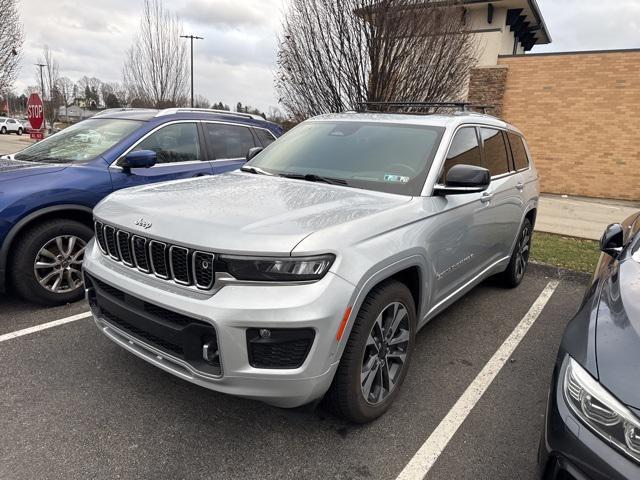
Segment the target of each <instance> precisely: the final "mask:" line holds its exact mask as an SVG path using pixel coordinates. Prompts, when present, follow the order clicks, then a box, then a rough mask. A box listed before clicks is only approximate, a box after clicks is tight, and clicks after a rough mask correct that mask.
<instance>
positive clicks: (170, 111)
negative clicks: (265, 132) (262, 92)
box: [156, 107, 264, 120]
mask: <svg viewBox="0 0 640 480" xmlns="http://www.w3.org/2000/svg"><path fill="white" fill-rule="evenodd" d="M181 112H200V113H221V114H224V115H233V116H236V117H242V118H250V119H253V120H264V118H262V117H261V116H260V115H254V114H253V113H243V112H230V111H228V110H217V109H215V108H184V107H182V108H165V109H164V110H161V111H159V112H158V113H157V114H156V117H161V116H163V115H173V114H176V113H181Z"/></svg>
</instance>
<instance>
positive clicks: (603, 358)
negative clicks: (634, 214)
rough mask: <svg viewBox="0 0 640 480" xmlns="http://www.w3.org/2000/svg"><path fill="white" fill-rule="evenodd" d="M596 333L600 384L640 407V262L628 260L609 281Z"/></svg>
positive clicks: (599, 312) (605, 287)
mask: <svg viewBox="0 0 640 480" xmlns="http://www.w3.org/2000/svg"><path fill="white" fill-rule="evenodd" d="M596 332H597V333H596V358H597V363H598V376H599V380H600V383H602V384H603V385H604V386H605V387H606V388H607V389H608V390H609V391H610V392H611V393H613V394H614V395H615V396H616V397H617V398H618V399H619V400H620V401H622V402H623V403H625V404H627V405H629V406H630V407H635V408H640V388H638V372H639V371H640V259H634V258H631V257H629V258H627V259H626V260H625V261H623V262H621V263H620V264H618V266H617V267H614V270H613V272H612V274H611V275H610V277H609V278H608V279H607V280H606V283H605V285H604V288H603V290H602V294H601V297H600V306H599V309H598V321H597V329H596Z"/></svg>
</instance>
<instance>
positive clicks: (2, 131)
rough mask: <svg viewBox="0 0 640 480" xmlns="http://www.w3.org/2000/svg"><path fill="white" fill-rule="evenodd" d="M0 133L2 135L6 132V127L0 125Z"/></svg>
mask: <svg viewBox="0 0 640 480" xmlns="http://www.w3.org/2000/svg"><path fill="white" fill-rule="evenodd" d="M0 133H1V134H2V135H6V134H7V127H2V128H1V129H0Z"/></svg>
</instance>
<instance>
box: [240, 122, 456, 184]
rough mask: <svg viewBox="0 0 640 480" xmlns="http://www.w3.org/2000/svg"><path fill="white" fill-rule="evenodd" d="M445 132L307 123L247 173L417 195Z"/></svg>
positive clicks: (412, 127) (271, 148) (272, 147)
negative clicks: (316, 179) (253, 171)
mask: <svg viewBox="0 0 640 480" xmlns="http://www.w3.org/2000/svg"><path fill="white" fill-rule="evenodd" d="M443 132H444V128H439V127H426V126H416V125H399V124H389V123H379V122H351V121H348V122H346V121H342V122H341V121H334V122H331V121H318V122H313V121H312V122H305V123H303V124H301V125H299V126H298V127H296V128H295V129H293V130H291V131H290V132H289V133H287V134H286V135H285V136H283V137H281V138H280V139H278V140H277V141H276V142H274V143H273V144H271V145H270V146H269V147H268V148H267V149H266V150H265V151H264V152H262V153H260V154H259V155H258V156H257V157H255V158H254V159H253V160H251V161H250V162H249V163H248V164H247V166H246V167H245V169H247V168H249V167H254V168H255V169H260V170H262V171H263V172H267V173H272V174H276V175H284V176H288V175H291V176H294V177H295V176H301V177H304V176H307V179H308V180H312V181H313V180H314V176H321V177H324V178H326V179H329V180H333V181H334V182H335V181H337V182H335V183H338V182H339V183H340V184H344V185H347V186H350V187H356V188H364V189H367V190H378V191H382V192H389V193H399V194H403V195H420V193H421V191H422V187H423V185H424V181H425V179H426V178H427V175H428V173H429V169H430V168H431V164H432V162H433V157H434V156H435V152H436V150H437V148H438V145H439V144H440V139H441V137H442V134H443Z"/></svg>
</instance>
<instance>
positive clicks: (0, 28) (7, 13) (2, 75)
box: [0, 0, 24, 95]
mask: <svg viewBox="0 0 640 480" xmlns="http://www.w3.org/2000/svg"><path fill="white" fill-rule="evenodd" d="M23 41H24V33H23V30H22V22H21V21H20V15H19V13H18V8H17V5H16V0H0V95H1V94H3V93H5V92H6V91H7V90H8V89H9V88H10V87H11V85H12V84H13V82H14V80H15V79H16V75H17V74H18V68H19V65H20V58H21V51H22V42H23Z"/></svg>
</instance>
